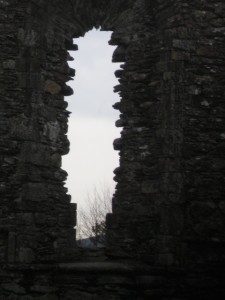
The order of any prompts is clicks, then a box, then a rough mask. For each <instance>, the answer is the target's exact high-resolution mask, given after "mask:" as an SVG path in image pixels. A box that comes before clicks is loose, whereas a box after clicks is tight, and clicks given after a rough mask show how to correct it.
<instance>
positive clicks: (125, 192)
mask: <svg viewBox="0 0 225 300" xmlns="http://www.w3.org/2000/svg"><path fill="white" fill-rule="evenodd" d="M224 15H225V4H223V3H222V2H221V1H216V0H214V1H213V0H205V1H204V0H202V1H199V2H197V3H196V1H192V0H189V1H185V0H175V1H172V0H167V1H161V0H157V1H144V0H137V1H135V0H130V1H129V0H127V1H125V0H123V1H113V0H111V1H105V0H102V1H100V0H99V1H98V0H96V1H94V0H86V1H84V0H83V1H78V0H76V1H75V0H74V1H69V0H64V1H60V0H57V1H54V2H51V1H41V0H39V1H37V0H35V1H26V0H20V1H17V0H2V1H0V44H1V47H0V66H1V68H0V165H1V172H0V195H1V198H0V199H1V201H0V299H7V300H8V299H19V300H28V299H29V300H31V299H41V300H45V299H49V300H51V299H53V300H56V299H57V300H58V299H60V300H61V299H68V300H70V299H71V300H72V299H164V300H166V299H177V300H178V299H221V298H220V297H221V294H223V295H224V294H225V293H224V288H223V286H225V284H224V281H225V279H224V267H225V234H224V232H225V231H224V227H225V226H224V225H225V224H224V223H225V221H224V215H225V199H224V196H225V184H224V183H225V174H224V173H225V172H224V170H225V159H224V158H225V101H224V97H225V89H224V75H225V54H224V47H225V40H224V37H225V21H224ZM99 26H100V27H101V28H102V30H111V31H113V34H112V38H111V41H110V44H112V45H117V46H118V47H117V49H116V50H115V53H114V55H113V61H114V62H121V64H122V66H121V70H118V71H117V72H116V73H115V75H116V77H118V78H119V83H120V84H119V85H118V86H116V87H115V91H116V92H119V94H120V95H121V101H120V102H119V103H116V104H115V105H114V108H115V109H119V110H120V112H121V115H120V120H118V121H117V122H116V126H118V127H122V128H123V130H122V134H121V138H118V139H117V140H115V141H114V148H115V150H118V151H119V153H120V167H119V168H118V169H116V170H115V181H116V182H117V187H116V192H115V195H114V199H113V214H111V215H108V216H107V228H108V229H107V248H106V251H105V253H104V256H97V258H96V256H93V257H92V256H91V255H89V256H87V255H86V254H85V253H84V251H82V250H80V249H79V248H78V247H77V246H76V243H75V231H74V226H75V224H76V220H75V210H76V207H75V205H74V204H71V203H70V196H69V195H67V193H66V189H65V187H64V182H65V180H66V176H67V174H66V173H65V171H63V170H61V168H60V167H61V156H62V155H65V154H66V153H67V152H68V150H69V142H68V140H67V136H66V133H67V118H68V116H69V113H68V112H67V111H66V107H67V103H66V101H65V96H69V95H71V94H72V90H71V88H70V87H69V86H68V85H67V84H66V83H67V82H68V81H69V80H70V79H71V77H73V76H74V75H75V72H74V70H72V69H70V68H69V66H68V64H67V61H68V60H70V59H71V58H70V56H69V55H68V53H67V51H68V50H77V47H76V45H73V40H72V39H73V38H77V37H80V36H83V35H84V34H85V33H86V32H87V31H88V30H90V29H92V28H93V27H97V28H98V27H99ZM87 257H88V258H87ZM91 257H92V258H91ZM94 257H95V258H94ZM80 261H82V262H83V263H82V264H80V263H79V262H80ZM94 261H95V262H94Z"/></svg>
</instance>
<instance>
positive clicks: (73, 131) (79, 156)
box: [62, 29, 120, 222]
mask: <svg viewBox="0 0 225 300" xmlns="http://www.w3.org/2000/svg"><path fill="white" fill-rule="evenodd" d="M110 37H111V32H106V31H99V30H95V29H94V30H92V31H89V32H88V33H87V34H86V35H85V37H81V38H79V39H75V40H74V43H75V44H77V45H78V47H79V50H78V51H76V52H70V55H71V56H72V57H73V58H74V61H73V62H69V65H70V67H72V68H74V69H75V70H76V76H75V78H74V81H71V82H69V84H70V86H71V87H72V88H73V90H74V95H72V96H71V97H68V98H67V99H66V100H67V101H68V104H69V105H68V110H69V111H70V112H71V115H70V118H69V130H68V138H69V140H70V153H69V154H68V155H66V156H64V157H63V165H62V168H63V169H64V170H66V171H67V172H68V179H67V183H66V186H67V187H68V191H69V194H70V195H71V196H72V202H76V203H77V204H78V209H79V205H81V204H82V203H84V202H85V201H84V200H85V198H86V197H87V194H88V193H91V192H92V191H93V189H94V188H97V189H101V188H102V187H103V186H104V185H105V186H107V187H110V188H111V189H112V190H113V189H114V187H115V183H114V181H113V176H114V174H113V170H114V169H115V168H116V167H118V165H119V157H118V153H117V152H116V151H114V150H113V146H112V143H113V140H114V139H115V138H118V137H119V136H120V130H119V129H118V128H116V127H115V121H116V120H117V119H118V118H119V113H118V111H116V110H114V109H113V108H112V105H113V104H114V103H115V102H118V100H119V99H118V98H119V96H118V94H115V93H113V86H115V85H117V84H118V82H117V79H116V78H115V75H114V72H115V70H117V69H118V68H119V65H118V64H115V63H112V54H113V51H114V50H115V47H112V46H109V45H108V41H109V40H110ZM78 222H79V221H78Z"/></svg>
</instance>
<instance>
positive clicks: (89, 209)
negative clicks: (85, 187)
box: [77, 186, 112, 246]
mask: <svg viewBox="0 0 225 300" xmlns="http://www.w3.org/2000/svg"><path fill="white" fill-rule="evenodd" d="M111 211H112V191H111V189H110V188H109V187H106V186H103V188H101V189H97V188H96V187H95V188H94V189H93V191H92V192H91V193H88V194H87V197H86V199H85V201H84V205H83V206H81V205H80V207H78V224H77V240H81V239H84V238H90V239H91V241H92V243H93V244H94V245H96V246H97V245H98V244H103V245H104V243H105V234H106V214H107V213H110V212H111Z"/></svg>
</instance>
